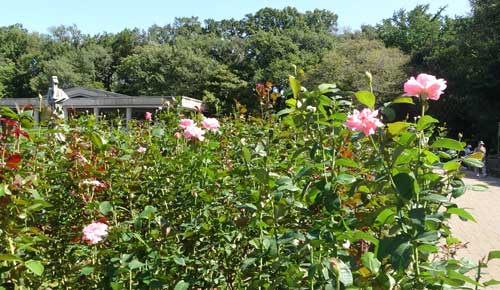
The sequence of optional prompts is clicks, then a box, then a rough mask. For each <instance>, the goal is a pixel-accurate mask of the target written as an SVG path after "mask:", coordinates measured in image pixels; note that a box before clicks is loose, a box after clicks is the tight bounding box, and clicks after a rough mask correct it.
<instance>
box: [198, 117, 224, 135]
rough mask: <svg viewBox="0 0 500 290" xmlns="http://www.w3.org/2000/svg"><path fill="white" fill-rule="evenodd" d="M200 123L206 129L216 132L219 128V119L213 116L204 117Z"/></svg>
mask: <svg viewBox="0 0 500 290" xmlns="http://www.w3.org/2000/svg"><path fill="white" fill-rule="evenodd" d="M201 125H203V127H205V129H207V130H208V131H213V132H217V131H218V130H219V127H220V124H219V121H217V119H215V118H205V119H204V120H203V121H201Z"/></svg>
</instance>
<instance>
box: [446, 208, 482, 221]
mask: <svg viewBox="0 0 500 290" xmlns="http://www.w3.org/2000/svg"><path fill="white" fill-rule="evenodd" d="M446 212H447V213H449V214H456V215H458V216H459V217H461V218H464V219H466V220H470V221H473V222H476V219H475V218H474V217H473V216H472V215H471V214H470V213H468V212H467V211H466V210H465V209H463V208H458V207H451V208H449V209H448V210H447V211H446Z"/></svg>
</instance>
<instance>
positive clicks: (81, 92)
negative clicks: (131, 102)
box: [64, 87, 129, 98]
mask: <svg viewBox="0 0 500 290" xmlns="http://www.w3.org/2000/svg"><path fill="white" fill-rule="evenodd" d="M64 92H65V93H66V95H68V97H70V98H73V97H84V98H126V97H129V96H127V95H124V94H119V93H113V92H108V91H103V90H98V89H91V88H84V87H74V88H69V89H65V90H64Z"/></svg>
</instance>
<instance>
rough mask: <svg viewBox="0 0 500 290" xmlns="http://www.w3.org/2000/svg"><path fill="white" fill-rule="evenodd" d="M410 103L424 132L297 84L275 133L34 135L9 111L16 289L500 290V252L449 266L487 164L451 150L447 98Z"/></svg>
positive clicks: (331, 92)
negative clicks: (467, 180)
mask: <svg viewBox="0 0 500 290" xmlns="http://www.w3.org/2000/svg"><path fill="white" fill-rule="evenodd" d="M426 79H427V80H429V79H430V77H427V78H426ZM433 80H435V81H436V82H438V83H439V84H440V85H439V88H438V89H439V90H440V91H439V93H437V94H438V96H439V95H440V93H442V90H443V89H444V87H443V86H442V84H443V83H442V82H440V81H439V80H437V79H436V78H434V79H433ZM409 82H410V85H415V84H414V82H419V78H418V77H417V79H416V80H410V81H409ZM433 82H434V81H433ZM426 84H428V83H425V84H421V85H422V86H423V87H424V88H428V87H429V86H427V85H426ZM430 86H432V87H433V88H434V85H430ZM405 91H406V94H410V93H411V95H416V96H417V97H418V98H420V99H421V101H420V103H421V105H422V115H421V116H420V118H418V119H417V120H406V121H398V122H394V121H393V120H391V114H390V111H391V108H390V106H391V104H385V105H384V106H381V107H380V108H378V110H375V105H376V99H375V96H374V95H373V93H372V92H369V91H361V92H357V93H355V94H354V95H353V96H351V95H350V94H347V93H344V92H341V91H340V90H339V89H338V88H336V87H335V85H331V84H324V85H321V86H319V87H318V88H317V89H315V90H313V91H306V90H304V89H302V88H301V86H300V83H299V81H298V80H296V79H295V78H293V77H291V78H290V92H291V93H290V97H289V98H288V100H287V101H286V104H287V108H286V109H284V110H281V111H279V112H275V113H274V114H273V112H271V111H268V110H269V109H268V107H266V108H264V109H263V110H266V112H263V114H262V115H263V116H264V118H258V117H255V116H254V117H248V118H246V117H244V116H240V115H239V114H238V113H236V114H235V116H234V117H232V118H229V117H228V118H224V119H223V120H221V122H219V121H218V120H217V119H210V118H206V119H204V118H203V117H202V116H201V115H200V114H193V115H192V116H191V118H186V117H184V116H182V117H181V114H180V113H181V112H179V111H178V110H177V109H175V108H169V109H168V110H161V111H158V112H155V113H154V122H153V118H152V116H153V114H150V117H151V118H148V121H147V122H137V123H132V122H131V123H130V124H129V127H128V130H125V128H123V127H120V124H121V122H119V121H116V122H115V121H110V122H106V121H105V120H101V121H100V122H96V120H95V119H94V117H93V116H84V117H81V118H79V119H71V120H69V122H68V123H66V124H64V123H62V122H60V121H58V120H52V121H51V123H50V124H49V126H48V127H47V128H31V129H30V128H29V126H30V115H31V112H23V113H19V114H15V113H14V112H12V111H10V110H8V109H3V110H2V112H1V115H2V118H3V119H2V126H3V128H2V138H0V142H1V145H2V147H1V148H2V155H1V156H2V160H1V161H2V163H1V164H2V167H1V168H0V170H1V174H0V176H1V184H0V201H1V204H2V207H1V209H0V210H1V213H0V214H1V215H0V221H1V224H2V227H1V229H0V241H1V242H0V243H1V245H2V252H1V253H0V263H2V267H1V268H0V277H1V279H0V280H1V281H2V282H1V284H0V285H1V286H0V287H3V288H5V289H14V288H17V289H215V288H217V289H454V288H457V287H464V288H469V289H473V288H475V287H483V286H487V285H493V284H495V283H497V282H496V281H493V280H492V281H486V282H485V281H481V280H480V279H479V278H480V277H479V276H480V275H478V273H481V271H482V269H483V268H485V267H487V262H488V261H489V260H491V259H496V258H499V257H500V252H498V251H494V252H491V253H490V254H489V256H488V257H487V258H486V259H485V260H483V261H481V262H480V263H479V264H476V263H473V262H471V261H469V260H467V259H457V258H456V257H454V256H453V255H451V254H450V252H451V251H448V250H447V249H449V248H451V247H453V246H455V245H456V244H457V243H459V241H458V240H457V239H456V238H455V237H454V236H453V232H452V231H451V229H450V227H449V225H448V223H447V221H448V219H449V218H450V216H451V215H458V216H460V217H461V218H464V219H469V220H471V221H474V218H473V217H472V216H471V215H470V214H469V213H468V212H467V211H466V210H464V209H461V208H459V207H458V206H457V205H456V204H455V203H454V198H456V197H458V196H460V195H462V194H464V193H465V191H466V190H467V189H475V190H482V189H483V188H482V187H481V186H479V185H475V186H467V185H465V184H464V183H463V181H462V180H461V177H462V176H463V174H462V173H461V172H460V170H459V169H460V166H461V164H462V163H466V164H467V165H469V166H481V161H480V159H481V158H480V156H476V155H475V156H474V158H467V157H460V155H459V152H460V151H461V150H463V147H464V144H463V143H462V142H460V141H457V140H453V139H450V138H446V137H444V136H441V133H440V131H439V130H437V126H438V125H439V121H438V120H436V119H434V118H433V117H431V116H429V115H426V114H425V113H426V106H427V105H428V104H427V103H426V102H427V99H431V100H433V98H434V97H433V98H431V97H430V96H431V93H430V92H429V91H426V90H418V91H416V90H414V91H412V92H409V90H407V89H406V86H405ZM413 93H415V94H413ZM432 96H435V94H433V93H432ZM434 99H435V98H434ZM400 102H405V103H413V100H412V99H411V98H407V97H401V98H397V99H396V100H394V103H400ZM299 103H300V105H299ZM313 108H314V109H313ZM355 110H357V112H358V113H356V111H355ZM197 124H201V126H203V128H205V129H206V130H211V131H219V133H216V134H214V133H212V132H209V133H206V132H205V130H203V129H201V128H200V127H198V125H197ZM179 129H181V130H184V134H180V132H178V130H179ZM182 135H183V136H184V137H185V138H183V137H182ZM191 139H195V140H191ZM475 158H477V159H475ZM90 225H92V226H91V227H90ZM89 227H90V228H89Z"/></svg>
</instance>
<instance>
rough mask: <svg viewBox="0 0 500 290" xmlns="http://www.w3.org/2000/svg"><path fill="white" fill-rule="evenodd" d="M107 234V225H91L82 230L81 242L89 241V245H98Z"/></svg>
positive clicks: (98, 223)
mask: <svg viewBox="0 0 500 290" xmlns="http://www.w3.org/2000/svg"><path fill="white" fill-rule="evenodd" d="M107 234H108V225H107V224H103V223H100V222H97V223H91V224H90V225H88V226H86V227H84V228H83V237H82V240H84V241H89V242H90V243H91V244H97V243H99V242H100V241H101V240H102V238H103V237H104V236H106V235H107Z"/></svg>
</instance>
